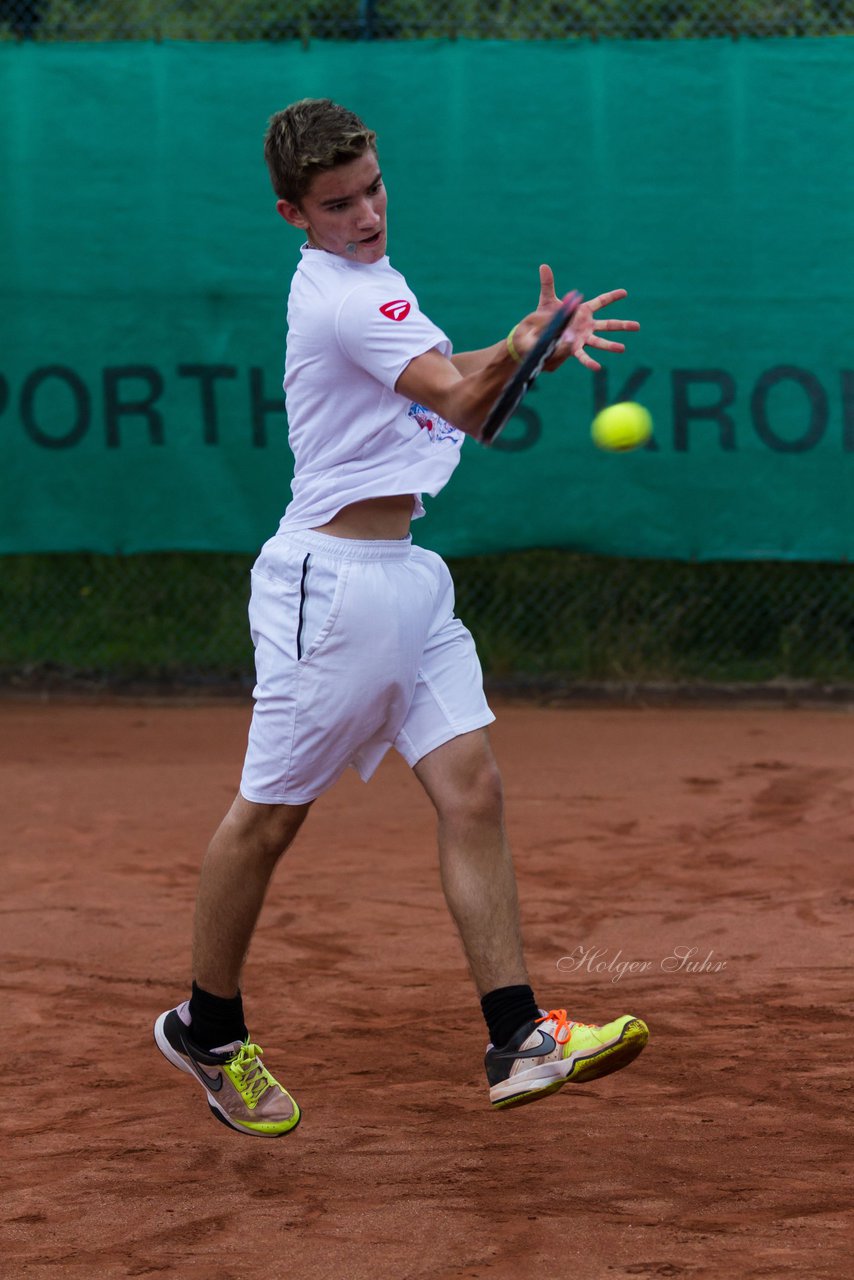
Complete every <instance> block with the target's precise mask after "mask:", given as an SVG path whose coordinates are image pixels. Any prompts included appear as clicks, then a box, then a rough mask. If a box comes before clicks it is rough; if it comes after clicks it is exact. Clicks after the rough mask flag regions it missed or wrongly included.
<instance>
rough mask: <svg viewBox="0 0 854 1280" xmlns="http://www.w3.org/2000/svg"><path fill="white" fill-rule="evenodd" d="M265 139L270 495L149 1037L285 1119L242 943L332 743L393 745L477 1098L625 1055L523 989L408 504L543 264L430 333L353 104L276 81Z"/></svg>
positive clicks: (469, 739) (476, 774)
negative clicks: (231, 695) (467, 974)
mask: <svg viewBox="0 0 854 1280" xmlns="http://www.w3.org/2000/svg"><path fill="white" fill-rule="evenodd" d="M265 155H266V159H267V164H268V167H269V170H270V175H271V178H272V182H273V187H274V189H275V191H276V194H277V196H278V202H277V206H276V207H277V210H278V212H279V213H280V214H281V216H282V217H283V218H284V219H285V220H286V221H287V222H289V223H290V224H291V225H292V226H294V227H297V228H298V229H300V230H301V231H303V232H304V233H305V234H306V237H307V241H306V243H305V244H304V245H303V248H302V261H301V262H300V264H299V266H298V268H297V271H296V273H295V275H294V278H293V282H292V285H291V291H290V298H289V304H288V346H287V357H286V362H285V391H286V396H287V409H288V421H289V440H290V444H291V448H292V450H293V453H294V459H295V470H294V480H293V499H292V501H291V503H290V505H289V506H288V508H287V510H286V512H285V515H284V517H283V519H282V522H281V524H280V526H279V531H278V533H277V534H276V535H275V536H274V537H273V538H271V539H270V541H269V542H267V543H266V544H265V546H264V548H263V549H262V551H261V554H260V556H259V558H258V560H257V562H256V564H255V567H254V569H253V571H252V599H251V603H250V609H249V614H250V623H251V628H252V636H253V641H254V644H255V651H256V669H257V685H256V689H255V710H254V714H253V719H252V725H251V728H250V733H249V743H248V747H247V754H246V760H245V763H244V768H243V776H242V779H241V785H240V791H239V794H238V796H237V798H236V799H235V801H234V803H233V805H232V807H231V809H230V811H229V813H228V814H227V815H226V817H225V819H224V821H223V823H222V825H221V826H220V828H219V830H218V831H217V833H216V835H215V836H214V838H213V840H212V842H211V845H210V847H209V849H208V852H207V855H206V857H205V860H204V864H203V867H202V873H201V880H200V884H199V891H198V899H197V904H196V915H195V922H194V935H193V976H194V979H195V980H194V982H193V989H192V996H191V998H190V1000H189V1001H187V1002H185V1003H183V1004H181V1005H179V1006H178V1007H177V1008H175V1009H170V1010H168V1011H167V1012H166V1013H163V1014H161V1016H160V1017H159V1018H158V1019H157V1022H156V1024H155V1039H156V1042H157V1045H158V1047H159V1048H160V1050H161V1051H162V1052H163V1053H164V1054H165V1056H166V1057H167V1058H168V1059H169V1061H170V1062H171V1063H172V1064H173V1065H174V1066H176V1067H179V1068H180V1069H181V1070H182V1071H185V1072H187V1073H188V1074H190V1075H193V1076H195V1077H196V1079H197V1080H198V1081H199V1082H200V1083H201V1085H202V1087H203V1088H204V1090H205V1093H206V1094H207V1099H208V1103H209V1105H210V1107H211V1110H212V1111H213V1114H214V1115H215V1116H216V1118H217V1119H219V1120H221V1121H222V1122H223V1123H224V1124H226V1125H228V1126H230V1127H231V1128H233V1129H236V1130H238V1131H239V1132H241V1133H246V1134H251V1135H254V1136H258V1137H278V1136H280V1135H281V1134H284V1133H287V1132H288V1131H289V1130H291V1129H293V1128H294V1127H295V1126H296V1124H297V1123H298V1121H299V1118H300V1113H299V1108H298V1106H297V1104H296V1102H295V1101H294V1100H293V1099H292V1098H291V1096H290V1095H289V1094H288V1093H287V1092H286V1091H285V1089H284V1088H282V1086H281V1085H280V1084H279V1083H278V1082H277V1081H276V1080H275V1079H274V1077H273V1076H272V1075H271V1074H270V1072H269V1071H268V1070H267V1068H266V1066H265V1065H264V1064H263V1062H262V1060H261V1057H260V1050H259V1049H258V1047H257V1046H256V1045H254V1044H252V1043H251V1041H250V1038H249V1035H248V1033H247V1030H246V1026H245V1023H244V1019H243V1007H242V1002H241V996H240V991H239V981H240V973H241V968H242V964H243V960H244V957H245V955H246V952H247V949H248V946H249V943H250V940H251V938H252V934H253V931H254V928H255V924H256V921H257V919H258V915H259V912H260V910H261V906H262V903H263V900H264V895H265V892H266V890H267V886H268V883H269V880H270V876H271V875H272V872H273V869H274V867H275V865H276V863H277V861H278V859H279V858H280V857H281V855H282V854H283V853H284V851H285V850H286V849H287V848H288V846H289V845H290V844H291V842H292V840H293V839H294V837H295V836H296V834H297V832H298V830H299V828H300V826H301V825H302V823H303V821H304V820H305V818H306V815H307V814H308V811H309V809H310V807H311V805H312V804H313V802H314V801H315V800H316V799H317V797H318V796H320V795H321V794H322V793H323V792H324V791H326V790H327V789H328V788H329V787H331V786H332V784H333V783H334V782H335V781H336V780H337V779H338V778H339V777H340V776H341V774H342V773H343V772H344V770H345V769H346V768H347V767H348V765H354V766H355V767H356V768H357V769H358V771H359V773H360V775H361V776H362V778H363V779H364V780H365V781H367V780H368V779H369V778H370V777H371V775H372V774H373V772H374V770H375V769H376V768H377V765H378V764H379V762H380V760H381V759H382V757H383V755H384V754H385V752H386V751H387V750H388V748H389V747H391V746H394V747H395V748H396V749H397V750H398V751H399V752H400V753H401V754H402V755H403V757H404V759H405V760H406V761H407V762H408V763H409V765H410V766H411V767H412V769H413V771H414V773H415V775H416V777H417V778H418V780H419V782H420V783H421V785H422V786H423V787H424V789H425V791H426V793H427V795H428V796H429V798H430V800H431V801H432V803H433V805H434V807H435V809H436V812H437V816H438V838H439V859H440V872H441V880H442V887H443V890H444V893H445V897H446V900H447V903H448V906H449V908H450V911H451V914H452V916H453V918H454V920H455V922H456V925H457V928H458V930H459V933H460V937H461V939H462V943H463V948H464V950H465V954H466V958H467V960H468V965H469V969H470V971H471V975H472V978H473V981H474V984H475V987H476V989H477V992H478V995H479V997H480V1000H481V1007H482V1010H483V1014H484V1017H485V1020H486V1023H487V1027H488V1030H489V1037H490V1041H491V1043H490V1045H489V1048H488V1050H487V1054H486V1074H487V1081H488V1084H489V1098H490V1102H491V1104H492V1106H493V1107H496V1108H501V1107H510V1106H518V1105H521V1104H523V1103H527V1102H532V1101H535V1100H536V1099H538V1098H541V1097H543V1096H545V1095H546V1094H550V1093H553V1092H555V1091H556V1090H557V1089H559V1088H561V1087H562V1086H563V1085H564V1084H566V1083H568V1082H570V1083H578V1082H584V1081H587V1080H592V1079H595V1078H598V1077H599V1076H603V1075H606V1074H608V1073H609V1072H611V1071H615V1070H617V1069H618V1068H620V1067H623V1066H625V1065H626V1064H627V1063H629V1062H630V1061H631V1060H632V1059H633V1058H634V1057H636V1056H637V1054H638V1053H639V1052H640V1051H641V1049H642V1048H643V1046H644V1045H645V1043H646V1040H647V1028H646V1026H645V1025H644V1023H643V1022H641V1021H640V1019H638V1018H634V1017H632V1016H630V1015H623V1016H622V1017H619V1018H617V1019H616V1020H615V1021H613V1022H609V1023H607V1024H606V1025H604V1026H588V1025H586V1024H583V1023H577V1022H574V1021H572V1020H571V1019H569V1018H568V1017H567V1015H566V1013H565V1011H564V1010H562V1009H559V1010H550V1011H544V1010H541V1009H540V1007H539V1006H538V1004H537V1002H536V1000H535V998H534V994H533V992H532V989H531V986H530V981H529V977H528V973H527V970H526V967H525V959H524V955H523V949H522V942H521V937H520V929H519V909H518V902H517V895H516V884H515V878H514V872H513V864H512V860H511V855H510V851H509V848H508V845H507V841H506V837H505V833H504V825H503V805H502V789H501V781H500V778H499V774H498V770H497V767H496V764H495V761H494V759H493V756H492V752H491V749H490V745H489V739H488V736H487V733H486V726H487V725H488V724H489V723H491V721H492V720H493V719H494V716H493V715H492V712H491V711H490V710H489V707H488V706H487V703H486V700H485V697H484V693H483V688H482V679H481V671H480V665H479V662H478V659H477V655H476V653H475V649H474V644H473V641H472V638H471V636H470V635H469V633H468V631H467V630H466V629H465V627H464V626H463V625H462V623H461V622H459V621H458V620H457V619H456V618H454V616H453V603H454V597H453V586H452V583H451V579H450V574H449V572H448V569H447V568H446V566H445V565H444V563H443V562H442V560H441V559H440V558H439V557H438V556H437V555H435V554H434V553H433V552H430V551H425V550H423V549H421V548H419V547H415V546H413V545H412V543H411V541H410V536H409V527H410V522H411V520H413V519H414V518H416V517H418V516H421V515H423V514H424V508H423V506H422V503H421V495H422V493H425V492H426V493H429V494H430V495H435V494H436V493H437V492H438V491H439V490H440V489H441V488H442V487H443V486H444V484H445V483H446V482H447V480H448V478H449V477H450V475H451V473H452V471H453V470H454V468H455V467H456V465H457V462H458V460H459V451H460V446H461V444H462V441H463V437H464V433H471V434H476V433H477V431H478V428H479V426H480V424H481V423H482V421H483V419H484V417H485V415H486V413H487V411H488V409H489V408H490V406H491V405H492V403H493V401H494V400H495V398H496V396H497V395H498V393H499V392H500V390H501V389H502V387H503V385H504V384H505V383H506V381H507V379H508V378H509V377H510V376H511V375H512V373H513V371H514V369H515V368H516V367H517V363H518V361H519V359H520V358H521V357H523V356H524V354H525V353H526V352H527V351H528V350H530V348H531V347H532V345H533V343H534V342H535V340H536V338H537V336H538V335H539V333H540V332H541V330H542V329H543V328H544V326H545V325H546V323H547V322H548V320H549V318H550V317H551V315H552V314H553V313H554V311H555V309H556V308H557V306H558V301H557V298H556V295H555V291H554V283H553V280H552V274H551V271H550V270H549V268H548V267H541V268H540V296H539V304H538V306H537V309H536V311H534V312H532V313H531V314H530V315H528V316H526V317H525V318H524V319H523V320H521V321H520V323H519V324H518V325H517V326H516V327H515V329H514V330H513V331H512V335H511V338H510V340H509V341H508V340H507V339H502V340H501V341H500V342H497V343H496V344H495V346H493V347H489V348H487V349H485V350H482V351H474V352H468V353H465V354H458V355H452V353H451V344H450V341H449V340H448V338H447V337H446V336H445V334H444V333H443V332H442V331H441V330H440V329H438V328H437V327H436V326H435V325H434V324H433V323H432V322H431V321H430V320H428V319H427V317H426V316H425V315H423V314H422V312H421V311H420V310H419V307H418V302H417V300H416V298H415V296H414V294H413V293H412V292H411V290H410V289H409V287H408V285H407V284H406V281H405V280H404V279H403V277H402V276H401V275H399V274H398V273H397V272H396V271H394V270H393V268H392V267H391V266H390V264H389V261H388V259H387V257H386V234H387V227H386V192H385V187H384V186H383V181H382V176H381V174H380V168H379V161H378V157H377V151H376V146H375V135H374V134H373V133H372V132H371V131H370V130H368V129H367V128H366V127H365V126H364V124H363V123H362V122H361V120H359V119H358V117H356V116H354V115H353V114H352V113H351V112H349V111H347V110H345V109H344V108H342V107H339V106H337V105H336V104H334V103H332V102H330V101H328V100H326V99H321V100H312V99H308V100H304V101H302V102H297V103H294V104H293V105H292V106H290V107H289V108H288V109H287V110H285V111H282V112H279V113H278V114H277V115H276V116H274V117H273V118H272V120H271V121H270V124H269V126H268V130H267V137H266V142H265ZM624 296H625V293H624V291H623V290H615V291H613V292H612V293H606V294H602V295H600V296H599V297H598V298H594V299H593V300H592V301H591V302H589V303H587V304H585V305H584V306H583V307H582V308H581V309H580V311H579V312H578V313H577V314H576V316H575V318H574V320H573V327H572V330H571V331H568V333H567V335H565V339H564V341H563V343H562V345H561V347H560V348H559V349H558V352H557V354H556V355H555V357H554V358H553V359H552V361H551V362H550V365H549V366H548V367H549V368H557V367H558V365H560V364H562V363H563V362H564V361H565V360H568V359H569V358H571V357H574V358H575V359H577V360H578V361H580V363H581V364H582V365H584V366H585V367H587V368H594V369H595V368H598V365H597V364H596V362H595V361H594V359H593V358H592V357H591V356H590V355H589V354H588V352H587V351H586V350H585V347H593V348H599V349H601V350H606V351H622V350H623V347H622V345H621V344H620V343H616V342H613V341H610V340H608V339H606V338H603V337H600V336H599V334H598V332H597V331H599V330H606V331H607V330H620V329H623V330H626V329H636V328H638V325H637V324H636V323H634V322H633V321H622V320H599V319H597V313H598V312H599V310H600V309H601V308H602V307H604V306H607V305H608V304H609V303H611V302H613V301H615V300H617V299H618V298H622V297H624Z"/></svg>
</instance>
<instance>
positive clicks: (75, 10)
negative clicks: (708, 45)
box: [0, 0, 854, 44]
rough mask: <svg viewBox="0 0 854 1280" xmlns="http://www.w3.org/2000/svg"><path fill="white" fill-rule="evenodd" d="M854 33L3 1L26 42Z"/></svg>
mask: <svg viewBox="0 0 854 1280" xmlns="http://www.w3.org/2000/svg"><path fill="white" fill-rule="evenodd" d="M852 31H854V0H673V3H669V4H667V3H665V4H659V3H655V0H569V2H568V3H567V2H565V0H526V2H525V3H523V4H520V3H519V2H518V0H320V2H319V3H310V4H306V3H304V2H301V0H278V3H275V2H273V0H223V3H221V4H208V3H204V2H203V0H172V2H171V3H165V4H155V3H153V2H152V0H0V38H5V39H27V40H45V41H50V40H269V41H288V40H299V41H302V43H303V44H307V43H309V42H310V41H312V40H422V39H452V40H453V39H457V38H466V39H478V40H597V39H617V40H669V39H677V40H678V39H689V38H710V37H715V36H718V37H720V36H729V37H733V38H736V37H740V36H745V37H748V36H752V37H770V36H822V35H832V34H845V33H850V32H852Z"/></svg>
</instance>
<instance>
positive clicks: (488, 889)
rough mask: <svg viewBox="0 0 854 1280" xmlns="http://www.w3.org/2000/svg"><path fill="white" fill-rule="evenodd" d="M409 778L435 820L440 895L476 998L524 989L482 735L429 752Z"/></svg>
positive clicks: (491, 762)
mask: <svg viewBox="0 0 854 1280" xmlns="http://www.w3.org/2000/svg"><path fill="white" fill-rule="evenodd" d="M415 775H416V777H417V778H418V780H419V782H420V783H421V785H422V786H423V787H424V789H425V791H426V792H427V794H428V796H429V797H430V799H431V800H432V802H433V804H434V806H435V808H436V812H437V814H438V819H439V827H438V835H439V868H440V872H441V877H442V888H443V890H444V893H445V899H446V901H447V903H448V907H449V908H450V911H451V915H452V916H453V918H454V920H455V922H456V925H457V928H458V929H459V932H460V937H461V939H462V943H463V948H464V950H465V953H466V958H467V960H468V963H469V968H470V969H471V974H472V977H473V979H474V983H475V986H476V987H477V991H478V994H479V995H481V996H483V995H486V994H487V992H489V991H494V990H495V989H496V988H498V987H508V986H514V985H516V984H526V985H529V979H528V974H527V970H526V967H525V958H524V955H523V951H522V937H521V930H520V927H519V901H518V897H517V893H516V876H515V872H514V870H513V859H512V857H511V854H510V848H509V846H508V844H507V837H506V834H505V831H504V801H503V795H502V789H501V778H500V776H499V773H498V768H497V766H496V763H495V759H494V757H493V755H492V749H491V747H490V745H489V738H488V736H487V733H486V730H484V729H478V730H476V731H475V732H474V733H465V734H462V735H461V736H460V737H458V738H454V739H453V740H452V741H451V742H447V743H445V744H444V746H441V747H437V749H436V750H435V751H431V752H430V753H429V755H426V756H424V757H423V759H421V760H419V762H418V764H417V765H416V766H415Z"/></svg>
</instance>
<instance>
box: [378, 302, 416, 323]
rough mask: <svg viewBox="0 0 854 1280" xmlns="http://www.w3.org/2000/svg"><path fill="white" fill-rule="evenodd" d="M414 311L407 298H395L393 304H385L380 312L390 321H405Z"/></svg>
mask: <svg viewBox="0 0 854 1280" xmlns="http://www.w3.org/2000/svg"><path fill="white" fill-rule="evenodd" d="M411 310H412V308H411V307H410V305H409V303H408V302H407V301H406V299H405V298H395V299H394V301H392V302H384V303H383V305H382V306H381V307H380V311H381V312H382V314H383V315H384V316H386V317H387V318H388V319H389V320H405V319H406V317H407V316H408V315H409V312H410V311H411Z"/></svg>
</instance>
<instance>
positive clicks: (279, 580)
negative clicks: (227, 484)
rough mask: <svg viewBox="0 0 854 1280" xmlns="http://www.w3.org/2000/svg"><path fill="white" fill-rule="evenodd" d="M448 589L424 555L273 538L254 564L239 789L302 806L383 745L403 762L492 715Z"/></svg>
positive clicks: (390, 547) (368, 766) (439, 568)
mask: <svg viewBox="0 0 854 1280" xmlns="http://www.w3.org/2000/svg"><path fill="white" fill-rule="evenodd" d="M453 609H454V587H453V582H452V581H451V575H450V572H449V571H448V567H447V565H446V564H445V563H444V561H443V560H442V559H441V558H440V557H439V556H437V555H436V554H435V552H433V551H425V550H424V549H423V548H422V547H416V546H413V545H412V543H411V541H410V540H409V539H408V538H406V539H404V540H402V541H397V542H373V541H372V542H355V541H351V540H350V539H348V538H332V537H330V536H329V535H328V534H324V533H314V532H312V531H299V532H296V533H291V532H288V533H279V534H276V536H275V537H273V538H271V539H270V541H269V542H267V543H266V544H265V546H264V547H263V548H262V550H261V554H260V556H259V557H258V560H257V561H256V563H255V567H254V568H253V570H252V598H251V600H250V603H249V622H250V626H251V630H252V641H253V643H254V645H255V670H256V677H257V684H256V687H255V691H254V698H255V710H254V713H253V716H252V725H251V727H250V730H249V745H248V747H247V752H246V761H245V763H244V766H243V777H242V779H241V783H240V791H241V794H242V795H243V796H244V797H245V799H247V800H253V801H255V802H256V803H258V804H306V803H308V801H310V800H314V799H315V798H316V797H317V796H319V795H320V794H321V792H323V791H325V790H327V788H328V787H331V786H332V784H333V783H334V782H335V781H336V780H337V779H338V778H339V777H340V776H341V774H342V773H343V772H344V770H345V769H346V768H347V766H348V765H353V766H355V768H356V769H357V770H358V771H359V774H360V776H361V777H362V779H363V780H364V781H365V782H367V781H368V779H369V778H370V777H371V775H372V774H373V773H374V771H375V769H376V768H377V766H378V765H379V763H380V761H381V760H382V758H383V756H384V755H385V753H386V751H387V750H388V749H389V747H391V746H393V747H395V748H396V749H397V750H398V751H399V752H400V754H401V755H402V756H403V758H404V760H406V761H407V763H408V764H409V765H414V764H415V763H416V762H417V761H418V760H420V759H421V757H422V756H425V755H426V754H427V753H428V751H433V750H434V749H435V748H436V747H439V746H441V745H442V743H443V742H449V741H450V740H451V739H452V738H455V737H457V736H458V735H459V734H461V733H468V732H470V731H471V730H472V729H480V728H483V726H484V725H487V724H490V723H491V722H492V721H493V720H494V719H495V717H494V715H493V714H492V712H491V711H490V709H489V707H488V705H487V702H486V698H485V696H484V692H483V677H482V673H481V669H480V662H479V661H478V657H477V653H476V652H475V647H474V641H473V640H472V638H471V635H470V633H469V632H468V631H467V630H466V628H465V627H464V626H463V624H462V623H461V622H460V621H459V620H458V619H457V618H455V617H454V614H453Z"/></svg>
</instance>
